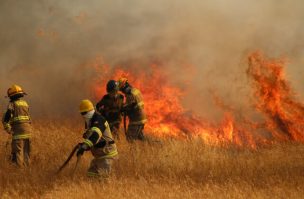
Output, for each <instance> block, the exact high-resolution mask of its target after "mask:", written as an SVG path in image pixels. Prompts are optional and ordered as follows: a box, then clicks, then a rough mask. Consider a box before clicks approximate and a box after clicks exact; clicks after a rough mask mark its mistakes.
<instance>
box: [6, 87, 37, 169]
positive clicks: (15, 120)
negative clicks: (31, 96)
mask: <svg viewBox="0 0 304 199" xmlns="http://www.w3.org/2000/svg"><path fill="white" fill-rule="evenodd" d="M25 95H26V93H25V92H24V91H23V89H22V88H21V87H20V86H18V85H13V86H11V87H10V88H9V89H8V91H7V96H8V97H9V99H10V102H9V104H8V108H7V111H6V112H5V114H4V116H3V118H2V123H3V126H4V129H5V130H6V132H7V133H9V134H12V162H13V163H14V164H16V165H17V166H19V167H24V166H25V167H27V166H29V164H30V138H31V132H32V126H31V118H30V114H29V105H28V103H27V102H26V101H25V100H23V97H24V96H25Z"/></svg>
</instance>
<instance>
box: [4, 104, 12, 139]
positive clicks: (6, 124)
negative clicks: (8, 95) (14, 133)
mask: <svg viewBox="0 0 304 199" xmlns="http://www.w3.org/2000/svg"><path fill="white" fill-rule="evenodd" d="M11 118H12V110H11V109H7V111H6V112H5V114H4V115H3V118H2V124H3V127H4V129H5V131H6V132H7V133H11V125H10V120H11Z"/></svg>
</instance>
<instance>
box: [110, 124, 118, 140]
mask: <svg viewBox="0 0 304 199" xmlns="http://www.w3.org/2000/svg"><path fill="white" fill-rule="evenodd" d="M110 129H111V133H112V134H113V137H114V139H115V140H119V139H120V138H119V124H113V125H111V126H110Z"/></svg>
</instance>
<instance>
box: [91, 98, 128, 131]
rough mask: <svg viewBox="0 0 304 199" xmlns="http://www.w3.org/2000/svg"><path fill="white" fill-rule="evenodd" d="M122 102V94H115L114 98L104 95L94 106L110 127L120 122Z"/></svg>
mask: <svg viewBox="0 0 304 199" xmlns="http://www.w3.org/2000/svg"><path fill="white" fill-rule="evenodd" d="M123 102H124V96H123V95H122V94H117V95H116V96H112V95H109V94H106V95H104V96H103V97H102V99H101V100H100V101H99V102H98V103H97V104H96V109H97V111H98V112H99V113H100V114H101V115H102V116H103V117H104V118H105V119H106V120H107V121H108V122H109V124H110V125H115V124H120V123H121V121H122V113H121V109H122V106H123Z"/></svg>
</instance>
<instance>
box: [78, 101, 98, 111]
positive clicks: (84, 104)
mask: <svg viewBox="0 0 304 199" xmlns="http://www.w3.org/2000/svg"><path fill="white" fill-rule="evenodd" d="M92 110H94V105H93V103H92V102H91V101H90V100H87V99H86V100H82V101H81V103H80V105H79V112H80V113H85V112H89V111H92Z"/></svg>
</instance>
